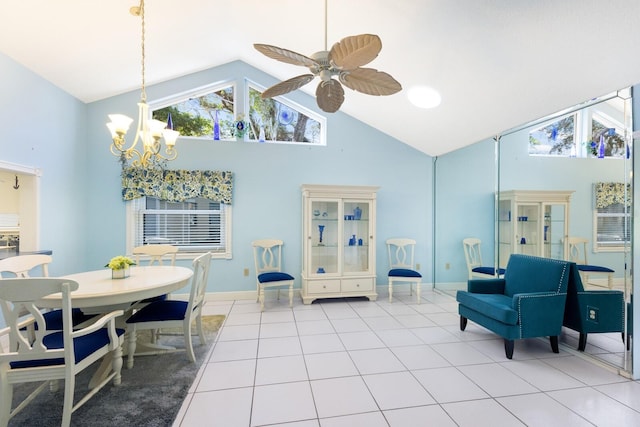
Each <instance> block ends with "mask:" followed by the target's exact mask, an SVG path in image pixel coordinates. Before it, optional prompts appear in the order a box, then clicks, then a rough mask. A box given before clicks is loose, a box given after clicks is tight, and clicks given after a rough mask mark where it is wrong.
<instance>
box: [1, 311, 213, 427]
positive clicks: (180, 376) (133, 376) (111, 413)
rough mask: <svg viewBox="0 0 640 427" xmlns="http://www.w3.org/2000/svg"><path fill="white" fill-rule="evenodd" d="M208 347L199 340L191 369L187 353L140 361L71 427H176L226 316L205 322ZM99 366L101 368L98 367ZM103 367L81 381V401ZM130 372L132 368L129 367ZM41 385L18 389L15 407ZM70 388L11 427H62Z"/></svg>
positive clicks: (34, 405) (178, 343)
mask: <svg viewBox="0 0 640 427" xmlns="http://www.w3.org/2000/svg"><path fill="white" fill-rule="evenodd" d="M203 320H204V329H205V335H206V338H207V344H206V345H204V346H203V345H200V342H199V341H200V339H199V338H198V337H194V338H193V344H194V347H193V350H194V352H195V355H196V363H190V362H189V359H188V357H187V354H186V352H184V351H182V352H176V353H167V354H162V355H157V356H140V357H136V358H135V361H134V366H133V368H132V369H126V368H125V367H123V368H122V384H121V385H120V386H119V387H114V386H113V384H112V383H110V384H107V385H105V386H104V387H103V388H102V390H100V391H99V392H98V393H97V394H96V395H95V396H93V397H92V398H91V399H89V401H87V402H86V403H85V404H84V405H83V406H82V407H81V408H79V409H78V410H77V411H76V412H74V413H73V415H72V416H71V425H72V426H77V427H89V426H90V427H99V426H109V427H113V426H122V427H125V426H126V427H132V426H145V427H156V426H171V425H172V424H173V421H174V420H175V418H176V415H177V414H178V411H179V410H180V407H181V406H182V402H183V401H184V398H185V397H186V396H187V392H188V391H189V388H190V387H191V384H192V383H193V380H194V379H195V376H196V374H197V372H198V369H199V368H200V366H201V365H202V363H203V361H204V357H205V356H206V355H207V353H208V351H209V349H210V348H211V345H212V344H213V342H214V340H215V336H216V333H217V331H218V329H219V328H220V326H221V324H222V321H223V320H224V316H203ZM159 342H160V343H163V344H170V345H175V347H178V348H184V338H183V337H172V336H163V337H161V338H160V340H159ZM98 363H99V362H98ZM97 366H98V364H95V366H91V367H89V368H87V369H85V370H84V371H83V372H82V373H80V374H79V375H78V376H76V389H75V390H76V392H75V396H76V397H75V400H74V402H77V401H78V400H79V399H80V397H81V396H82V395H84V393H86V390H87V385H88V383H89V379H90V378H91V375H92V374H93V373H94V372H95V370H96V368H97ZM123 366H126V362H124V363H123ZM38 384H40V383H28V384H20V385H16V386H15V387H14V407H15V406H16V402H19V401H22V399H24V397H26V396H27V395H28V394H29V392H31V391H32V390H34V389H35V388H36V387H37V385H38ZM63 398H64V382H63V381H60V386H59V390H58V391H56V392H53V393H51V392H50V391H49V390H45V391H43V392H42V393H40V395H38V397H36V399H35V400H34V401H33V402H31V403H30V404H29V405H28V406H27V407H26V408H25V409H23V410H22V412H20V413H19V414H17V415H16V416H15V417H13V418H12V419H11V420H10V421H9V426H10V427H40V426H47V427H49V426H59V425H60V421H61V420H62V402H63Z"/></svg>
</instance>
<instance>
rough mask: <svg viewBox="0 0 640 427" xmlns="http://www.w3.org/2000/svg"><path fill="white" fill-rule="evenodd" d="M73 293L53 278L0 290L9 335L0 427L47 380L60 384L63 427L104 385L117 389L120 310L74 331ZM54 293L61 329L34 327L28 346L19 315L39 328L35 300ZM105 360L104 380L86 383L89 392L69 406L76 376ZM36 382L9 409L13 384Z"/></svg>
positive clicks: (3, 356) (1, 372)
mask: <svg viewBox="0 0 640 427" xmlns="http://www.w3.org/2000/svg"><path fill="white" fill-rule="evenodd" d="M76 289H78V283H77V282H74V281H72V280H68V279H57V278H19V279H5V280H4V281H3V283H2V286H0V306H1V308H2V314H3V315H4V320H5V322H6V324H7V327H8V328H7V329H8V334H9V348H8V349H5V351H4V352H3V353H0V399H1V402H0V426H1V427H5V426H7V424H8V423H9V420H10V419H11V418H12V417H13V416H14V415H15V414H17V413H18V412H20V411H21V410H22V409H23V408H24V407H26V406H27V404H28V403H29V402H31V400H33V398H35V396H36V395H37V394H39V393H40V392H42V391H43V390H44V389H45V388H47V387H46V386H47V384H48V383H49V382H50V381H52V380H53V381H57V380H60V379H63V380H64V387H65V389H64V401H63V411H62V421H61V425H62V426H68V425H69V424H70V422H71V414H72V413H73V412H74V411H75V410H76V409H78V408H79V407H80V406H82V405H83V404H84V403H85V402H86V401H87V400H88V399H89V398H91V397H92V396H93V395H94V394H95V393H96V392H97V391H98V390H100V389H101V388H102V387H103V386H104V385H106V384H107V383H108V382H109V381H111V380H113V384H114V385H118V384H120V370H121V368H122V347H121V346H122V342H123V337H124V330H123V329H116V327H115V319H116V317H117V316H119V315H121V314H122V310H116V311H113V312H111V313H108V314H105V315H103V316H101V317H100V318H99V319H98V320H96V321H95V322H94V323H92V324H91V326H89V327H86V328H83V329H79V330H73V326H72V323H71V297H70V293H71V292H72V291H74V290H76ZM55 293H62V313H63V315H62V322H63V329H62V330H61V331H56V332H51V331H48V330H47V328H39V329H37V330H36V331H35V340H34V341H31V339H30V337H29V336H28V333H27V331H26V330H25V329H24V328H23V326H24V321H23V317H22V316H21V313H22V312H23V311H25V310H26V311H27V312H28V313H29V315H30V316H31V320H32V321H33V322H37V323H38V324H40V325H44V324H45V323H46V318H45V317H44V316H43V315H42V313H41V311H40V309H39V307H38V305H37V301H38V300H40V299H41V298H43V297H45V296H47V295H51V294H55ZM105 356H109V357H110V360H111V364H110V365H106V369H107V371H106V372H105V375H104V376H103V377H102V376H101V377H100V378H99V379H97V381H96V383H95V384H94V383H91V384H90V386H89V387H90V390H89V391H88V393H87V394H86V395H85V396H84V397H83V398H81V399H80V400H78V402H77V403H75V404H74V388H75V376H76V374H78V373H79V372H81V371H83V370H84V369H86V368H87V367H89V366H91V365H92V364H93V363H94V362H96V361H98V360H99V359H101V358H103V357H105ZM36 381H43V383H42V384H41V385H40V386H39V387H37V388H36V390H34V391H33V392H32V393H31V394H30V395H29V396H28V397H27V398H26V399H25V400H23V401H22V402H21V403H20V404H18V405H17V406H16V407H15V408H12V400H13V385H14V384H20V383H25V382H36ZM34 417H37V414H34Z"/></svg>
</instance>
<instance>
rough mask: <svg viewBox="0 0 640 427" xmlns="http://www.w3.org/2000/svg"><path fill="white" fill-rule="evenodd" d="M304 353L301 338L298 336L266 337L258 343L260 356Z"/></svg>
mask: <svg viewBox="0 0 640 427" xmlns="http://www.w3.org/2000/svg"><path fill="white" fill-rule="evenodd" d="M297 354H302V348H301V347H300V339H299V338H298V337H297V336H296V337H282V338H265V339H261V340H260V342H259V343H258V357H260V358H262V357H276V356H295V355H297Z"/></svg>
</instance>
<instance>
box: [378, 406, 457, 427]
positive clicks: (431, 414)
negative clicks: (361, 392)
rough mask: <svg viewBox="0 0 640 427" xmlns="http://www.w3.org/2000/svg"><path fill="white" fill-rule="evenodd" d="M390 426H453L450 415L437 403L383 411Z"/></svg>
mask: <svg viewBox="0 0 640 427" xmlns="http://www.w3.org/2000/svg"><path fill="white" fill-rule="evenodd" d="M384 416H385V417H386V419H387V421H388V423H389V426H390V427H421V426H434V427H435V426H437V427H455V426H456V423H454V422H453V420H452V419H451V417H450V416H449V415H448V414H447V413H446V412H445V411H444V410H443V409H442V408H441V407H440V406H438V405H429V406H418V407H415V408H403V409H392V410H389V411H384Z"/></svg>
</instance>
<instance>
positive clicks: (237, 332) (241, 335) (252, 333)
mask: <svg viewBox="0 0 640 427" xmlns="http://www.w3.org/2000/svg"><path fill="white" fill-rule="evenodd" d="M259 333H260V325H241V326H226V325H225V326H223V327H222V329H221V330H220V335H219V337H218V341H237V340H251V339H256V338H258V335H259Z"/></svg>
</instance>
